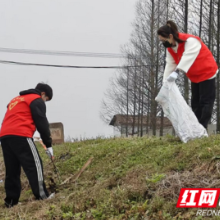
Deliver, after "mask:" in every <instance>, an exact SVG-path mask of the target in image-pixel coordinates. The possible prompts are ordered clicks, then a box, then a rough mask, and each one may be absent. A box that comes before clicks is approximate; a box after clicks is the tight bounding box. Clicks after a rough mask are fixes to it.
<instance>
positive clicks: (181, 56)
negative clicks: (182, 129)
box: [157, 21, 218, 129]
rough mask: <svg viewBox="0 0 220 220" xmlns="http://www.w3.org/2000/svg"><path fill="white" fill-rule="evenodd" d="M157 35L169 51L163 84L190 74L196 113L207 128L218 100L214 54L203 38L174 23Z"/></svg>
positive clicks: (160, 30)
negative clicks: (183, 31)
mask: <svg viewBox="0 0 220 220" xmlns="http://www.w3.org/2000/svg"><path fill="white" fill-rule="evenodd" d="M157 34H158V36H159V40H160V41H161V42H162V43H163V45H164V47H166V48H167V57H166V67H165V71H164V78H163V81H164V82H165V81H166V80H167V81H169V82H173V81H175V80H176V79H177V77H178V75H179V74H186V76H187V77H188V78H189V79H190V80H191V88H192V99H191V107H192V110H193V112H194V113H195V115H196V117H197V119H198V121H199V122H200V124H202V125H203V126H204V128H206V129H207V126H208V122H209V121H210V119H211V116H212V110H213V105H214V101H215V77H216V75H217V73H218V66H217V64H216V62H215V59H214V57H213V55H212V53H211V51H210V50H209V49H208V47H207V46H206V45H205V44H204V43H203V42H202V40H201V39H200V38H199V37H197V36H194V35H191V34H185V33H179V32H178V28H177V26H176V24H175V23H174V22H173V21H167V24H166V25H164V26H162V27H160V28H159V29H158V31H157Z"/></svg>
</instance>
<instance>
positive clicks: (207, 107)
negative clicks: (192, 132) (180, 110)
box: [191, 78, 215, 129]
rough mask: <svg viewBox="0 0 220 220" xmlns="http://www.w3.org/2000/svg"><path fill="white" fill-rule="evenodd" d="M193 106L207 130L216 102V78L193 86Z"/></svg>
mask: <svg viewBox="0 0 220 220" xmlns="http://www.w3.org/2000/svg"><path fill="white" fill-rule="evenodd" d="M191 86H192V87H191V88H192V99H191V106H192V110H193V112H194V113H195V115H196V117H197V118H198V120H199V123H200V124H202V125H203V126H204V128H206V129H207V126H208V123H209V121H210V119H211V117H212V110H213V105H214V101H215V78H214V79H210V80H205V81H203V82H200V83H193V82H192V84H191Z"/></svg>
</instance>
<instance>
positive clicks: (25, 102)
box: [0, 94, 41, 138]
mask: <svg viewBox="0 0 220 220" xmlns="http://www.w3.org/2000/svg"><path fill="white" fill-rule="evenodd" d="M40 97H41V96H40V95H37V94H28V95H22V96H18V97H15V98H14V99H12V100H11V102H10V103H9V104H8V109H7V112H6V114H5V117H4V120H3V122H2V127H1V130H0V137H3V136H6V135H17V136H23V137H30V138H32V137H33V135H34V132H35V130H36V126H35V124H34V121H33V119H32V115H31V109H30V104H31V102H32V101H33V100H35V99H37V98H40Z"/></svg>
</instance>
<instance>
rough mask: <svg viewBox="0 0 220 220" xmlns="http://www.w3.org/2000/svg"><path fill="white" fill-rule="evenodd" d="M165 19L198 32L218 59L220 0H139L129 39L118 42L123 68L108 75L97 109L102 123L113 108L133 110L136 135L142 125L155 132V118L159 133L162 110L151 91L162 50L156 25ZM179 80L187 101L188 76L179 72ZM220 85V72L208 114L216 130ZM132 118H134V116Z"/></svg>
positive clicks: (156, 80) (155, 90)
mask: <svg viewBox="0 0 220 220" xmlns="http://www.w3.org/2000/svg"><path fill="white" fill-rule="evenodd" d="M167 20H173V21H174V22H175V23H176V24H177V25H178V28H179V31H180V32H185V33H190V34H194V35H197V36H200V37H201V39H202V40H203V42H204V43H205V44H206V45H207V46H208V47H209V49H210V50H211V51H212V53H213V55H214V57H215V59H216V61H217V63H218V64H219V62H220V54H219V52H220V38H219V33H220V0H191V1H188V0H163V1H161V0H139V1H138V2H137V4H136V16H135V20H134V22H133V31H132V34H131V37H130V41H129V43H127V44H126V45H125V46H123V48H122V52H123V54H125V56H126V59H125V60H124V61H123V62H124V66H125V68H124V69H122V70H120V71H118V73H117V74H116V75H115V77H114V78H112V79H111V85H110V88H109V89H108V90H107V92H106V94H105V99H104V100H103V103H102V110H101V115H102V118H103V120H104V121H105V122H106V123H109V122H110V120H111V119H112V117H113V116H114V115H116V114H121V115H127V117H128V116H129V115H132V116H133V117H134V118H135V117H138V132H137V133H138V135H140V136H142V135H143V126H145V129H146V132H148V130H149V129H151V131H152V134H153V135H155V134H156V130H157V128H158V118H159V120H160V126H159V129H160V135H161V136H162V135H163V129H164V126H163V124H164V123H163V122H164V115H163V111H162V109H161V108H160V106H158V105H157V103H156V101H155V97H156V96H157V94H158V92H159V89H160V87H161V85H162V78H163V71H164V67H165V57H166V52H165V48H164V47H163V45H161V44H160V42H159V40H158V36H157V30H158V28H159V27H160V26H162V25H165V24H166V21H167ZM177 83H178V86H179V88H180V90H181V92H182V94H183V96H184V98H185V100H186V102H187V103H189V104H190V82H189V80H188V78H187V77H186V76H182V77H179V79H178V82H177ZM219 89H220V88H219V75H218V76H217V85H216V90H217V93H216V94H217V96H216V104H215V107H214V112H213V118H212V122H213V123H216V124H217V131H220V100H219V99H220V96H219ZM144 116H145V117H144ZM143 120H145V121H143ZM133 122H134V123H136V121H135V120H133ZM146 124H147V126H146ZM127 126H128V125H127ZM134 127H135V124H133V129H132V134H134V133H135V131H134ZM126 135H128V127H127V128H126Z"/></svg>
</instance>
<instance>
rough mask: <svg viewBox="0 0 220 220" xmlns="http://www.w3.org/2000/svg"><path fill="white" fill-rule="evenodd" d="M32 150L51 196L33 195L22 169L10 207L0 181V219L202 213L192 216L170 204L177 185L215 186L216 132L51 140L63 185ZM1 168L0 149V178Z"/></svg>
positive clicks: (150, 219)
mask: <svg viewBox="0 0 220 220" xmlns="http://www.w3.org/2000/svg"><path fill="white" fill-rule="evenodd" d="M38 150H39V152H40V155H41V157H42V160H43V164H44V174H45V179H46V184H47V187H48V188H49V190H50V191H52V192H54V191H56V196H55V198H53V199H51V200H46V201H35V200H34V197H33V195H32V192H31V190H30V187H29V185H28V181H27V179H26V177H25V175H24V173H22V193H21V198H20V203H19V205H17V206H15V207H13V208H11V209H7V208H4V202H3V198H4V197H5V194H4V183H0V198H1V199H0V219H7V220H9V219H10V220H14V219H20V220H21V219H22V220H31V219H51V220H52V219H53V220H55V219H56V220H58V219H59V220H60V219H80V220H81V219H97V220H101V219H117V220H119V219H123V220H127V219H131V220H134V219H145V220H171V219H176V220H178V219H190V220H191V219H197V220H199V219H206V218H205V217H203V218H201V217H196V212H197V209H177V208H176V207H175V206H176V203H177V199H178V196H179V191H180V189H181V188H184V187H185V188H194V187H195V188H201V187H205V188H211V187H213V188H216V187H220V135H216V136H211V137H209V138H204V139H200V140H195V141H191V142H189V143H187V144H183V143H181V142H180V141H179V139H178V138H173V137H169V136H167V137H163V138H148V137H143V138H115V139H114V138H113V139H95V140H87V141H82V142H76V143H65V144H63V145H59V146H54V153H55V156H56V160H55V164H56V166H57V167H58V169H59V172H60V177H61V182H64V181H65V180H68V181H66V183H65V184H63V185H60V184H59V179H58V176H57V175H56V174H55V173H54V172H53V164H51V162H50V160H49V158H48V157H47V155H46V154H45V152H44V149H43V148H42V147H41V146H40V145H38ZM91 157H93V160H92V162H91V164H90V165H89V166H88V167H87V169H86V170H85V171H84V172H83V173H82V174H81V175H80V177H79V178H78V179H77V180H76V181H74V179H75V177H76V176H74V174H77V172H78V171H79V170H80V169H81V168H82V167H83V165H84V164H85V163H86V161H88V160H89V158H91ZM3 172H4V163H3V158H2V151H1V150H0V179H2V178H3V179H4V175H2V173H3ZM71 175H72V176H71ZM70 177H72V178H70ZM207 219H208V218H207ZM212 219H219V218H218V217H212Z"/></svg>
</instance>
